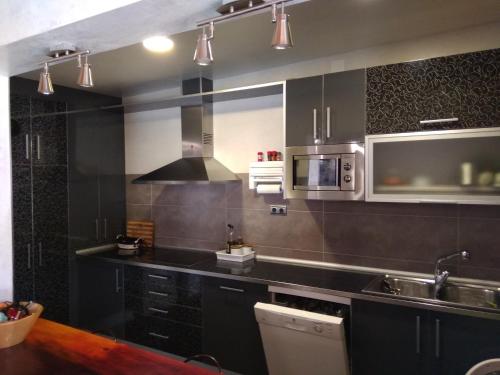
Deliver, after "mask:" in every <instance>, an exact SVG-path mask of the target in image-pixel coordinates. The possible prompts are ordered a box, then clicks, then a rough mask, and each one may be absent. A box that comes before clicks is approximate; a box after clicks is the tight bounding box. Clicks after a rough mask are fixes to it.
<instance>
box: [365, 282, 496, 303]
mask: <svg viewBox="0 0 500 375" xmlns="http://www.w3.org/2000/svg"><path fill="white" fill-rule="evenodd" d="M363 292H365V293H370V294H376V295H385V296H389V295H391V296H394V297H396V298H403V299H414V300H423V301H425V302H434V303H441V304H443V303H444V304H449V305H455V306H456V305H461V306H471V307H476V308H486V309H497V310H500V289H499V288H493V287H488V286H481V285H471V284H460V283H453V282H450V283H446V284H445V285H444V286H443V288H442V289H441V290H440V292H439V296H438V298H437V299H435V298H434V280H432V279H420V278H412V277H398V276H390V275H383V276H379V277H377V278H375V279H374V280H372V281H371V282H370V283H369V284H368V285H367V286H366V288H365V289H363Z"/></svg>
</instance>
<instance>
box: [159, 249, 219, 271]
mask: <svg viewBox="0 0 500 375" xmlns="http://www.w3.org/2000/svg"><path fill="white" fill-rule="evenodd" d="M152 257H153V258H154V260H155V261H157V262H161V263H164V264H170V265H177V266H185V267H190V266H193V265H194V264H196V263H200V262H203V261H206V260H209V259H211V258H213V257H214V254H212V253H211V252H208V251H196V250H179V249H155V250H154V253H153V254H152Z"/></svg>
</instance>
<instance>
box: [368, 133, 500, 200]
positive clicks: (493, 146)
mask: <svg viewBox="0 0 500 375" xmlns="http://www.w3.org/2000/svg"><path fill="white" fill-rule="evenodd" d="M366 147H367V158H366V163H367V165H366V171H367V174H368V176H367V179H366V181H367V186H366V191H367V200H368V201H383V202H422V203H425V202H443V203H471V204H500V128H491V129H471V130H450V131H435V132H425V133H405V134H391V135H373V136H367V137H366Z"/></svg>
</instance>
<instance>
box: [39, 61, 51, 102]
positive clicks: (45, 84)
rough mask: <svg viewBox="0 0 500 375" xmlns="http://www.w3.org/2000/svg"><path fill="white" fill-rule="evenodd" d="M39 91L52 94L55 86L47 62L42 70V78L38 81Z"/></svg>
mask: <svg viewBox="0 0 500 375" xmlns="http://www.w3.org/2000/svg"><path fill="white" fill-rule="evenodd" d="M38 92H39V93H40V94H43V95H52V94H53V93H54V87H52V79H51V78H50V73H49V64H47V63H45V64H44V65H43V69H42V71H41V72H40V80H39V81H38Z"/></svg>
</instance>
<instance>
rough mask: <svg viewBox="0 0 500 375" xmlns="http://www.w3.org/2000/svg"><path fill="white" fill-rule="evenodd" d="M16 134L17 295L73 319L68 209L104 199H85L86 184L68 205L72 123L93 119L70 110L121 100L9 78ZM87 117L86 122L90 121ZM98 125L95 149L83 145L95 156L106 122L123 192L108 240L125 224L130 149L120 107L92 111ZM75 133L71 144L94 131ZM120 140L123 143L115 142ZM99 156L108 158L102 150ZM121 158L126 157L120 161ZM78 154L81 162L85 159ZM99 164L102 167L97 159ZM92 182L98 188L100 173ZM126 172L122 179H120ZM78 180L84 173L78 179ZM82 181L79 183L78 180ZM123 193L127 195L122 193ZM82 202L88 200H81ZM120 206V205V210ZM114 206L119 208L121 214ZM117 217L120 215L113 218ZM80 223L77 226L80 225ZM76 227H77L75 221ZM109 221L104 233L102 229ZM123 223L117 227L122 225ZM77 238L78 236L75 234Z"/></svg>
mask: <svg viewBox="0 0 500 375" xmlns="http://www.w3.org/2000/svg"><path fill="white" fill-rule="evenodd" d="M10 89H11V111H10V113H11V134H12V136H11V137H12V159H13V172H12V173H13V191H14V194H13V211H14V212H13V218H14V223H13V224H14V228H13V231H14V294H15V298H16V299H29V300H36V301H37V302H40V303H41V304H43V305H44V307H45V311H44V317H45V318H48V319H53V320H56V321H59V322H63V323H67V322H68V321H69V314H70V306H71V305H72V304H71V303H70V289H71V287H72V285H75V281H74V279H73V278H70V272H69V269H70V263H71V260H72V257H71V256H70V255H71V254H70V252H69V246H68V237H69V236H68V234H69V223H68V211H70V210H71V212H74V216H76V217H78V216H79V215H81V211H80V208H81V207H88V206H90V205H91V203H92V202H95V206H96V207H97V205H98V203H97V202H98V201H99V199H105V197H102V196H101V197H100V196H99V195H98V192H97V188H96V191H95V194H94V195H92V196H91V198H92V200H91V201H85V199H84V198H85V195H84V194H83V192H85V191H86V188H88V187H89V186H88V184H87V185H85V184H84V185H82V189H81V190H78V189H77V190H78V191H76V194H77V195H78V200H79V202H81V207H80V206H77V207H71V206H70V205H69V199H68V194H69V191H70V188H71V187H72V186H70V184H69V183H68V147H69V145H70V143H69V142H68V127H71V126H72V125H78V124H79V123H81V122H79V120H78V119H79V118H84V120H83V121H84V122H85V121H86V119H87V117H86V115H85V113H83V112H82V113H73V114H72V115H71V116H72V120H73V121H72V122H70V121H68V116H69V114H68V112H67V111H68V110H76V109H88V108H98V107H100V106H105V105H114V104H120V103H121V99H120V98H113V97H109V96H104V95H99V94H93V93H89V92H86V91H80V90H73V89H69V88H65V87H59V86H56V87H55V94H54V95H50V96H42V95H40V94H38V93H37V82H36V81H32V80H27V79H22V78H17V77H14V78H11V80H10ZM88 123H89V122H86V124H88ZM90 123H91V124H93V127H92V132H94V130H96V131H97V132H96V134H92V136H93V137H92V138H91V139H89V140H87V142H88V144H91V145H92V146H93V147H94V148H91V149H90V150H89V149H87V150H84V151H85V152H84V153H83V155H80V156H83V157H87V158H88V156H89V155H90V156H91V157H92V156H93V155H95V152H94V151H95V147H96V144H97V143H96V141H99V140H100V137H99V132H98V131H99V129H100V127H99V126H100V125H103V124H104V125H106V126H105V128H106V129H107V130H110V131H108V132H107V133H106V134H108V135H110V136H109V137H107V138H106V139H103V140H102V141H101V143H100V144H99V145H100V146H101V149H104V150H106V149H107V148H106V146H108V145H111V146H113V147H112V148H110V149H112V155H110V156H109V160H107V164H106V166H107V167H108V168H107V169H106V173H107V176H109V177H110V178H111V180H112V181H113V183H112V184H107V185H111V187H112V189H113V188H114V187H117V188H116V191H113V194H115V193H116V196H117V197H118V196H120V194H121V196H122V198H121V202H122V206H123V207H122V208H120V207H119V204H117V203H115V202H116V201H120V199H119V198H117V199H116V200H113V201H112V204H110V207H111V208H110V209H109V210H108V212H109V216H110V218H112V219H111V220H110V221H109V222H108V224H109V227H110V228H111V232H110V233H109V237H110V239H111V238H114V237H115V233H116V232H117V231H118V230H121V229H122V228H123V224H124V216H125V213H124V210H125V208H124V207H125V202H124V201H125V198H124V196H125V193H124V183H123V174H124V161H123V159H124V151H123V150H124V146H123V143H124V142H123V115H122V113H121V111H120V110H114V111H93V112H92V116H90ZM80 130H81V128H79V129H77V131H75V132H73V133H72V137H73V138H70V140H71V141H72V142H73V143H71V145H74V144H76V143H77V142H80V141H82V140H83V142H85V137H86V136H87V135H88V134H86V133H85V132H83V133H81V132H79V131H80ZM114 139H116V142H117V144H118V146H116V147H115V146H114V144H112V142H113V140H114ZM100 157H101V159H102V158H103V156H102V154H101V156H100ZM120 158H121V159H120ZM117 159H119V160H120V162H119V163H118V167H117V168H116V170H113V166H114V164H113V163H114V162H115V161H116V160H117ZM80 160H81V159H79V160H78V161H80ZM71 161H72V162H73V163H75V165H74V168H73V169H72V170H78V171H79V172H81V173H82V175H85V177H87V176H86V172H87V171H86V169H85V165H82V164H81V163H80V164H77V160H75V159H72V160H71ZM95 165H97V166H98V165H99V162H96V163H95ZM98 172H99V171H93V172H91V175H92V176H95V180H94V182H95V183H94V185H92V186H91V188H92V187H97V186H98V182H97V173H98ZM120 176H121V177H120ZM77 180H78V177H77ZM76 185H78V184H76ZM120 192H122V193H120ZM82 201H83V202H82ZM115 208H116V210H115ZM115 211H116V212H115ZM96 217H97V215H96V214H92V220H91V222H90V223H89V226H90V227H91V228H92V229H91V231H92V233H95V232H94V231H95V218H96ZM115 218H117V219H116V220H115ZM77 224H78V223H77ZM73 227H74V226H73ZM104 228H106V226H105V225H103V226H102V228H99V230H101V231H102V230H104ZM116 228H118V229H116ZM76 236H77V237H78V233H76Z"/></svg>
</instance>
